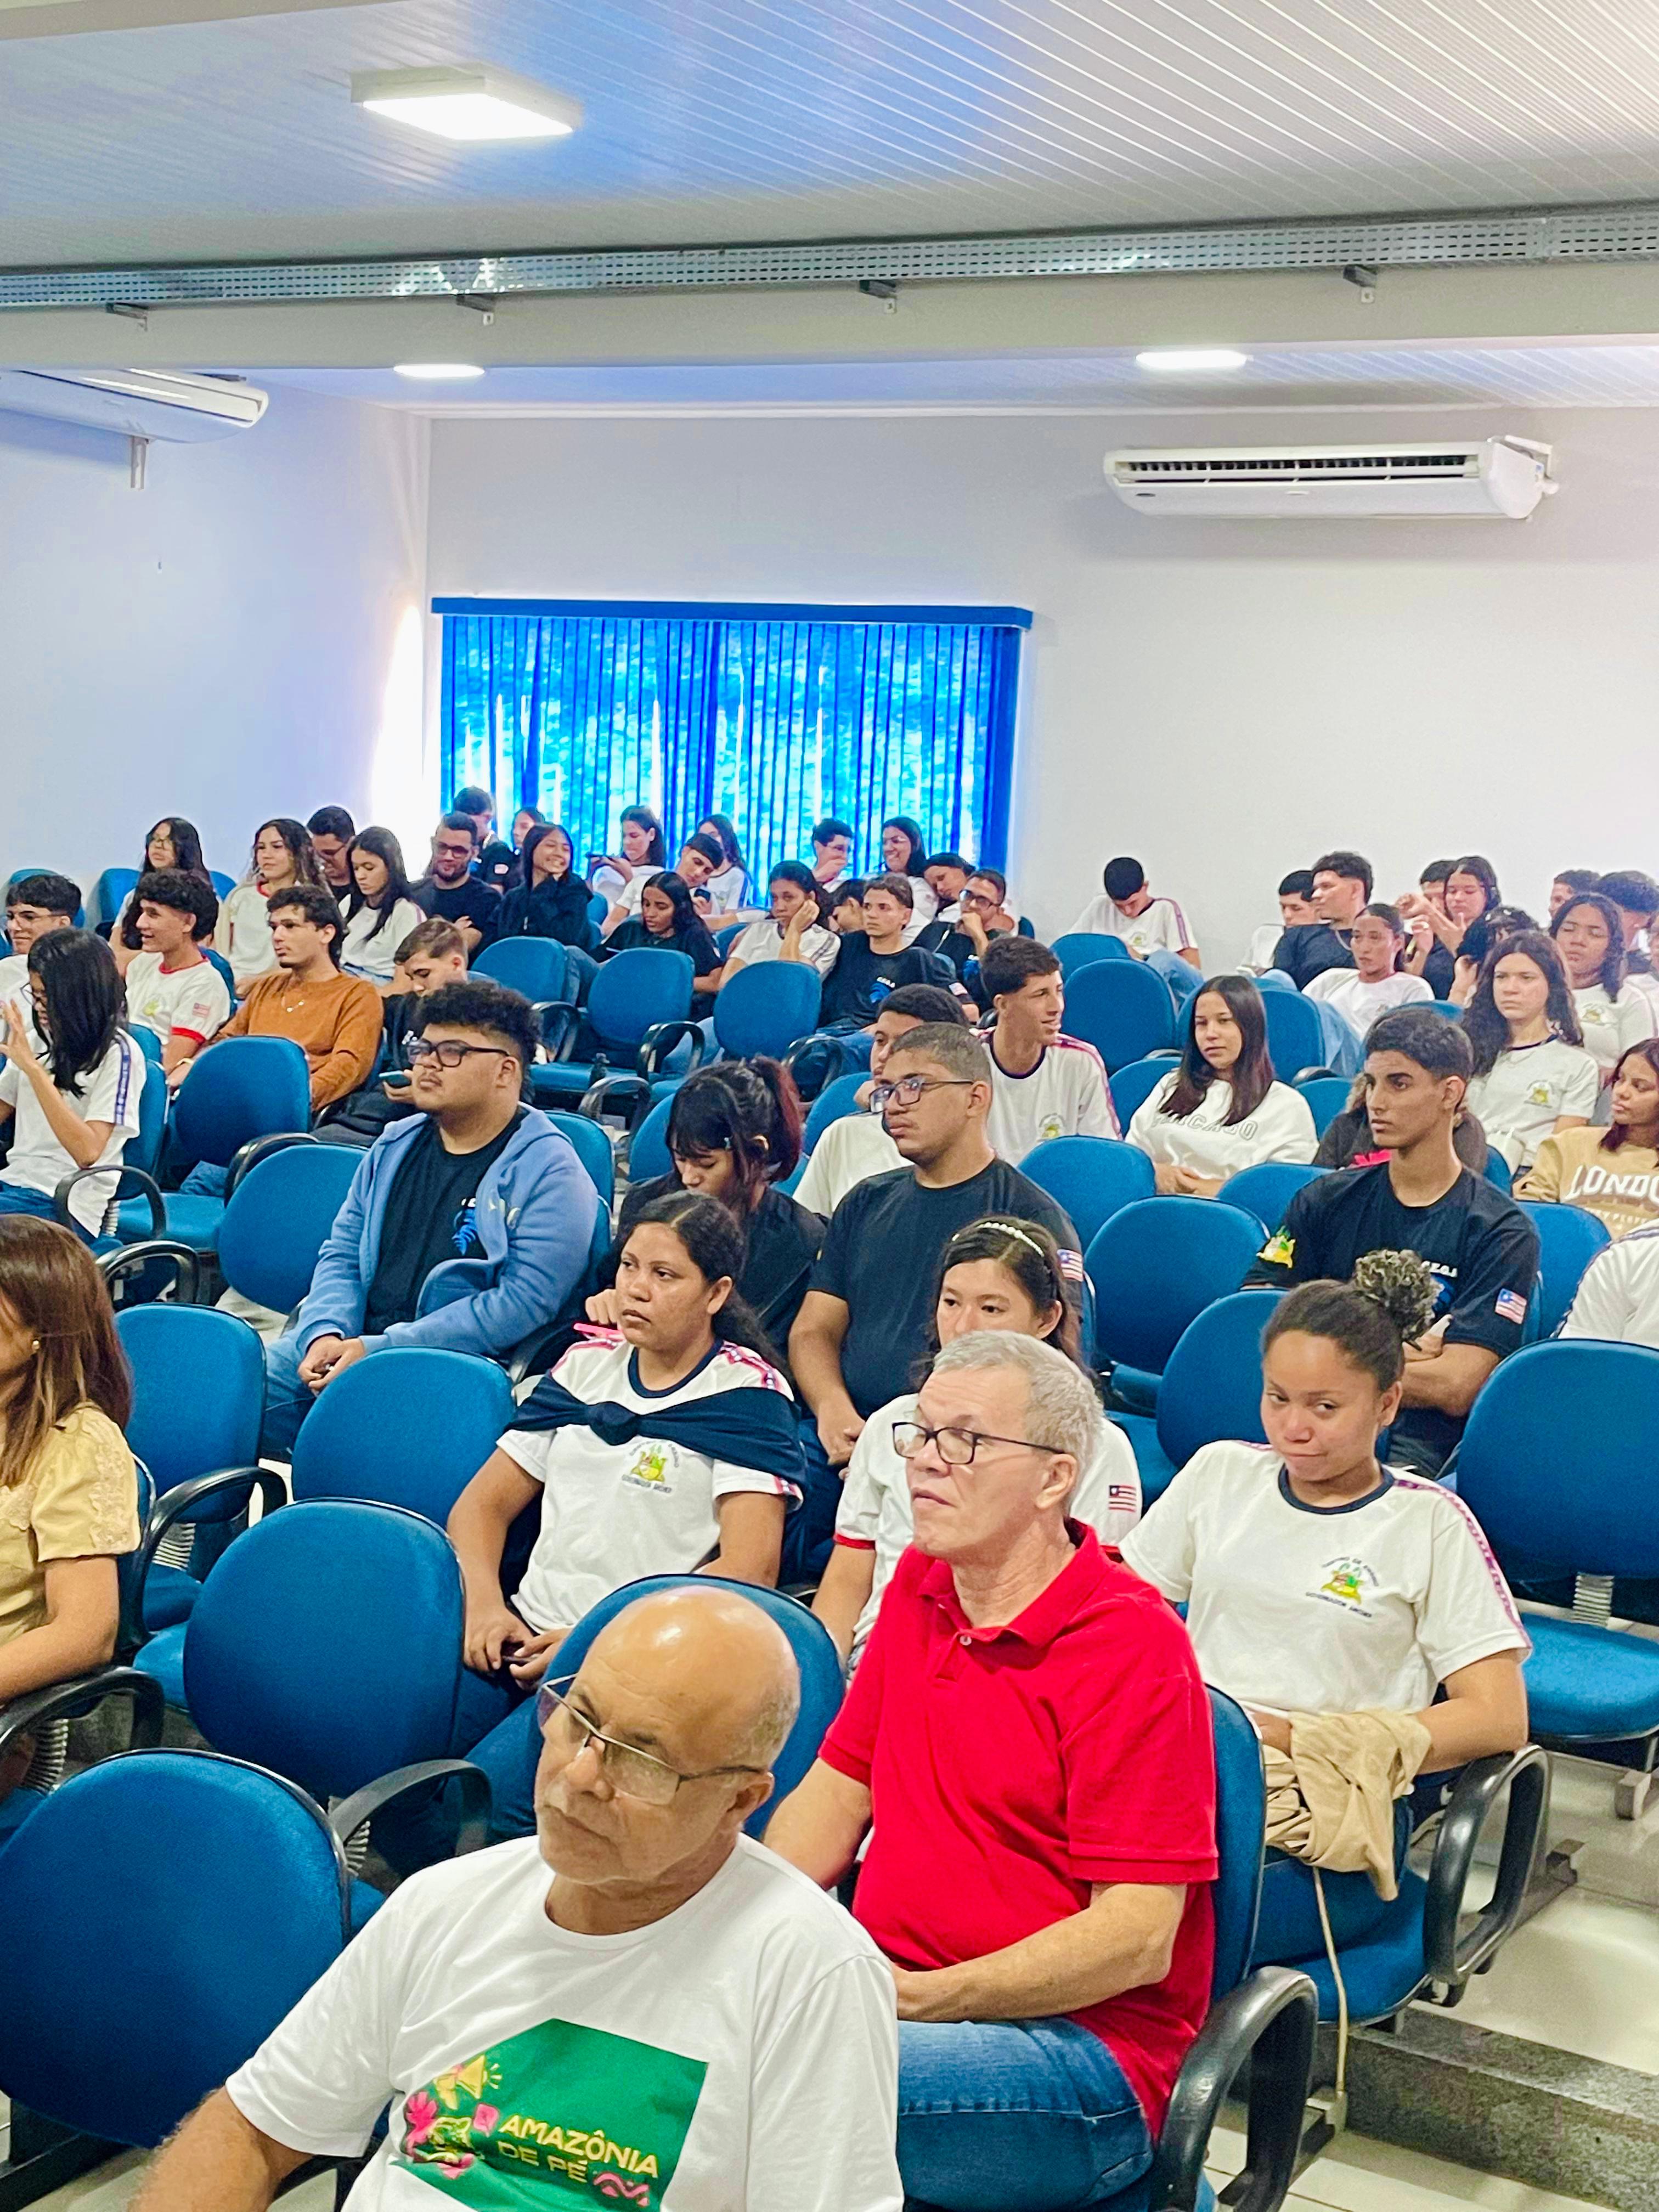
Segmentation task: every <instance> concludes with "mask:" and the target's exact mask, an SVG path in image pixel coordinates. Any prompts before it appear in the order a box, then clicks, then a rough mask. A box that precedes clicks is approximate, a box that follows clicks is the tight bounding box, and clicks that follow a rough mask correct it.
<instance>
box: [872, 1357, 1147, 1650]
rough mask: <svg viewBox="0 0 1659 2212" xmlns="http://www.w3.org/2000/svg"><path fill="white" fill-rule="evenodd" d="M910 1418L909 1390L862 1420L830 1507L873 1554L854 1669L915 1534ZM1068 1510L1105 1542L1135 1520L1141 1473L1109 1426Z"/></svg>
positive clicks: (1119, 1535)
mask: <svg viewBox="0 0 1659 2212" xmlns="http://www.w3.org/2000/svg"><path fill="white" fill-rule="evenodd" d="M915 1417H916V1399H915V1394H914V1392H912V1393H908V1394H907V1395H905V1396H904V1397H902V1398H893V1399H890V1400H889V1401H888V1402H887V1404H886V1405H884V1406H882V1407H878V1409H877V1410H876V1412H874V1413H872V1414H871V1416H870V1418H869V1419H868V1420H867V1421H866V1423H865V1425H864V1426H863V1428H862V1430H861V1431H860V1434H859V1440H858V1442H857V1443H855V1444H854V1447H853V1456H852V1457H851V1459H849V1460H848V1462H847V1475H846V1480H844V1481H843V1482H842V1491H841V1504H840V1505H839V1506H838V1507H837V1508H836V1542H837V1543H838V1544H845V1545H847V1546H848V1547H850V1548H852V1549H853V1550H855V1551H868V1552H873V1553H875V1555H876V1578H875V1581H874V1583H872V1586H871V1590H870V1596H869V1600H868V1602H867V1603H866V1606H865V1608H864V1610H863V1612H862V1613H860V1615H859V1617H858V1625H857V1626H856V1627H855V1628H854V1631H853V1664H854V1666H856V1665H857V1664H858V1661H859V1656H860V1653H861V1652H862V1650H864V1646H865V1642H866V1638H868V1636H869V1633H870V1631H871V1630H872V1628H873V1627H874V1626H875V1625H876V1615H877V1613H878V1612H879V1611H880V1610H881V1596H882V1592H883V1591H884V1589H886V1587H887V1585H888V1583H890V1581H891V1580H892V1578H893V1570H894V1568H895V1567H896V1566H897V1565H898V1563H899V1558H900V1555H901V1553H903V1552H904V1551H905V1550H906V1548H907V1547H908V1545H909V1544H910V1543H911V1541H913V1539H914V1537H915V1522H914V1521H913V1520H912V1518H911V1513H910V1486H909V1484H908V1482H907V1481H906V1480H905V1475H904V1462H903V1461H902V1459H901V1458H900V1457H899V1455H898V1453H897V1452H896V1450H895V1449H894V1447H893V1424H894V1422H895V1421H913V1420H915ZM1066 1511H1067V1512H1068V1514H1069V1515H1070V1516H1071V1517H1072V1519H1073V1521H1083V1522H1087V1523H1088V1525H1089V1527H1090V1528H1092V1529H1093V1530H1094V1532H1095V1534H1096V1535H1097V1536H1098V1537H1099V1539H1100V1541H1101V1542H1102V1543H1103V1544H1121V1543H1122V1541H1123V1539H1124V1538H1125V1537H1126V1536H1127V1534H1128V1533H1129V1531H1130V1529H1131V1528H1133V1527H1134V1525H1135V1523H1136V1522H1137V1521H1139V1518H1140V1474H1139V1469H1138V1468H1137V1467H1136V1466H1135V1455H1134V1450H1133V1446H1132V1445H1131V1444H1130V1442H1129V1439H1128V1438H1127V1437H1126V1436H1125V1435H1124V1433H1123V1431H1122V1430H1121V1429H1120V1428H1118V1427H1117V1426H1116V1425H1115V1423H1113V1422H1111V1421H1108V1420H1103V1421H1102V1422H1101V1424H1100V1440H1099V1443H1098V1444H1097V1448H1096V1450H1095V1452H1094V1455H1093V1456H1092V1457H1091V1460H1090V1462H1089V1463H1088V1465H1087V1466H1086V1467H1085V1468H1084V1469H1083V1470H1082V1472H1081V1474H1079V1476H1078V1480H1077V1488H1076V1489H1075V1490H1074V1491H1073V1492H1072V1496H1071V1501H1070V1503H1069V1504H1068V1505H1067V1507H1066Z"/></svg>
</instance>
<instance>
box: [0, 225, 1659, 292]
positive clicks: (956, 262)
mask: <svg viewBox="0 0 1659 2212" xmlns="http://www.w3.org/2000/svg"><path fill="white" fill-rule="evenodd" d="M1656 258H1659V206H1655V205H1645V204H1644V205H1640V206H1630V207H1576V208H1556V209H1553V210H1526V209H1521V210H1504V211H1501V212H1495V213H1492V212H1488V213H1482V214H1478V215H1447V216H1366V217H1362V218H1358V219H1356V220H1352V221H1344V222H1330V221H1319V222H1285V223H1261V224H1253V225H1238V224H1227V225H1220V226H1218V227H1217V228H1212V229H1207V230H1205V229H1197V228H1186V229H1170V230H1099V231H1082V232H1065V231H1061V232H1054V233H1051V234H1045V235H1035V236H1025V237H1001V238H916V239H876V240H829V241H823V242H817V243H809V244H805V245H790V244H778V245H771V246H644V247H629V248H626V249H604V250H599V251H583V252H544V253H499V254H479V255H469V256H462V255H451V254H446V255H435V256H431V257H424V256H422V257H420V258H397V259H382V260H342V261H289V262H276V261H270V262H266V261H246V262H218V263H210V264H200V265H197V266H178V267H171V268H169V267H165V266H158V267H150V268H143V267H138V268H125V269H15V270H9V271H6V272H0V308H3V307H25V308H28V307H33V308H39V307H113V308H123V307H125V308H127V309H129V310H131V309H134V308H145V307H204V306H221V305H231V304H243V303H253V302H258V301H348V300H420V299H464V300H466V301H486V302H487V301H493V300H495V299H498V298H501V297H503V296H510V295H513V294H514V293H525V294H529V293H549V292H564V293H573V292H588V293H606V292H640V291H679V290H686V289H695V290H709V289H723V288H725V289H729V288H733V287H736V288H743V287H764V288H770V289H788V288H792V287H802V286H822V285H832V284H848V285H851V284H864V285H869V286H872V287H876V286H879V287H882V288H886V287H888V286H891V285H897V284H925V283H985V282H987V281H989V280H993V279H996V278H1000V277H1027V278H1029V277H1052V276H1200V275H1206V274H1213V273H1217V272H1220V271H1237V272H1248V271H1253V270H1297V269H1306V270H1320V269H1334V270H1347V269H1350V268H1352V269H1355V270H1358V271H1361V272H1365V273H1369V272H1370V271H1371V270H1378V269H1386V268H1397V269H1428V268H1442V267H1451V266H1458V265H1471V266H1476V265H1480V264H1486V265H1490V264H1493V263H1498V262H1509V263H1516V262H1520V263H1526V262H1561V261H1649V260H1654V259H1656Z"/></svg>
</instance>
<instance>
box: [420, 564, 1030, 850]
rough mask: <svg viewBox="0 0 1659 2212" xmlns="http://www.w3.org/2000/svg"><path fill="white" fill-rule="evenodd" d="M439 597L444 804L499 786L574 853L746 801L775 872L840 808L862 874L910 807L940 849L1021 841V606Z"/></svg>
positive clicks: (504, 816)
mask: <svg viewBox="0 0 1659 2212" xmlns="http://www.w3.org/2000/svg"><path fill="white" fill-rule="evenodd" d="M433 605H434V611H435V613H437V614H440V615H441V616H442V617H443V618H444V651H443V703H442V717H443V745H444V759H443V787H444V793H445V799H446V801H447V799H448V798H449V796H450V795H451V794H452V793H454V792H455V791H458V790H459V789H460V788H461V787H463V786H464V785H466V784H470V783H471V784H483V785H485V786H486V787H488V788H489V789H490V790H491V791H493V792H494V793H495V799H496V811H497V819H498V820H499V821H500V822H501V823H502V824H503V826H505V825H506V823H507V822H508V821H510V819H511V817H512V815H513V813H514V812H515V811H516V810H517V809H518V808H519V807H520V806H538V807H540V808H541V810H542V811H543V812H544V814H545V815H547V816H548V817H550V819H551V820H553V821H556V822H562V823H564V824H565V825H566V827H567V828H568V829H569V831H570V833H571V836H572V838H573V840H574V844H575V848H576V854H577V865H578V866H582V865H583V864H584V863H585V861H586V856H587V854H589V853H590V852H614V851H615V850H616V849H617V835H618V832H617V815H618V814H619V813H620V812H621V811H622V809H623V807H624V806H629V805H634V804H635V803H636V802H638V803H641V804H643V805H647V806H649V807H651V808H652V809H653V811H655V812H656V813H657V814H658V815H659V816H660V817H661V818H662V821H663V823H664V824H665V828H666V829H667V832H668V835H669V837H670V839H671V840H672V839H674V838H677V837H679V836H684V835H685V834H686V833H687V832H689V831H690V830H691V829H695V828H696V824H697V823H698V821H699V820H700V819H701V818H702V817H703V816H704V815H707V814H709V813H721V814H728V815H730V816H731V817H732V821H733V822H734V823H735V824H736V827H737V832H738V838H739V841H740V842H741V843H742V845H743V848H744V852H745V854H748V855H749V856H750V860H751V862H752V863H755V864H757V865H760V866H764V865H765V864H767V863H769V862H770V861H773V860H783V859H787V858H792V857H796V856H802V855H806V854H809V851H810V848H809V842H808V837H809V832H810V831H811V826H812V824H813V823H815V822H816V821H817V820H819V819H820V818H821V817H823V816H824V815H827V814H828V815H839V816H840V817H842V819H843V820H845V821H848V822H850V823H852V825H853V829H854V856H855V860H856V861H857V862H858V863H859V864H860V865H862V866H865V867H866V868H872V867H876V866H879V864H880V863H879V853H880V829H881V824H882V823H883V821H884V820H885V819H886V817H889V816H890V815H894V814H910V815H914V816H915V817H916V818H917V820H918V821H919V822H920V823H921V827H922V834H923V837H924V839H925V841H926V842H927V848H928V850H929V851H930V852H941V851H946V850H953V851H957V852H960V853H963V854H966V855H967V856H968V857H969V859H972V860H986V861H988V862H989V863H990V864H991V865H993V866H996V865H998V864H1000V862H1001V861H1002V860H1004V858H1005V856H1006V848H1007V840H1008V805H1009V792H1010V785H1011V782H1012V766H1013V738H1014V716H1015V707H1016V701H1017V696H1018V680H1019V641H1020V638H1021V635H1022V633H1023V631H1024V629H1025V628H1026V626H1027V625H1028V624H1029V623H1030V615H1029V614H1027V613H1026V612H1025V611H1024V610H1023V609H1020V608H1010V607H984V608H939V607H927V608H921V607H915V608H910V607H883V608H850V607H793V606H791V607H766V606H741V607H732V606H703V605H649V604H643V605H642V604H640V603H634V602H629V603H622V604H618V603H616V602H605V601H580V600H577V601H569V600H567V601H524V600H519V601H514V600H474V599H437V600H435V601H434V603H433Z"/></svg>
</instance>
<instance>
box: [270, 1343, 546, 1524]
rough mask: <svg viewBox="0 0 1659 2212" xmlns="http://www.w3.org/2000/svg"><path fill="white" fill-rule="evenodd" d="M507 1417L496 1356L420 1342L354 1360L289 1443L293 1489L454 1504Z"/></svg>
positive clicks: (417, 1509) (427, 1505) (412, 1503)
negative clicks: (440, 1349)
mask: <svg viewBox="0 0 1659 2212" xmlns="http://www.w3.org/2000/svg"><path fill="white" fill-rule="evenodd" d="M512 1425H513V1392H512V1388H511V1386H510V1385H509V1383H508V1382H507V1376H506V1375H505V1373H504V1372H503V1371H502V1370H501V1368H499V1367H497V1366H496V1364H495V1361H494V1360H493V1359H475V1358H472V1356H471V1354H470V1353H469V1352H435V1351H432V1350H430V1349H429V1348H428V1347H427V1346H423V1345H410V1346H394V1347H393V1348H392V1350H390V1351H386V1352H374V1354H373V1355H372V1356H371V1357H370V1358H368V1359H360V1360H359V1361H358V1362H357V1364H356V1366H355V1367H348V1368H347V1370H346V1371H345V1373H344V1374H343V1375H342V1376H339V1377H338V1378H337V1380H336V1381H334V1382H332V1383H330V1384H329V1386H328V1388H327V1389H326V1390H325V1391H324V1392H323V1393H322V1395H321V1396H320V1397H319V1399H318V1401H317V1402H316V1404H315V1405H314V1406H313V1407H312V1409H311V1411H310V1413H308V1414H307V1416H306V1419H305V1424H304V1425H303V1427H302V1428H301V1431H300V1433H299V1436H298V1437H297V1438H296V1440H295V1446H294V1495H295V1498H371V1499H374V1500H377V1501H379V1502H380V1504H385V1505H401V1506H405V1507H407V1509H408V1510H410V1512H411V1513H423V1514H425V1516H426V1517H427V1519H428V1521H435V1522H436V1523H437V1525H438V1526H439V1528H442V1527H443V1525H444V1523H445V1522H447V1520H448V1518H449V1510H450V1508H451V1507H452V1506H453V1504H454V1503H455V1500H456V1499H457V1498H459V1496H460V1494H461V1492H463V1491H464V1490H465V1488H466V1486H467V1484H468V1483H469V1482H471V1480H472V1478H473V1476H474V1475H475V1474H477V1472H478V1469H479V1468H481V1467H482V1466H483V1463H484V1462H485V1461H486V1460H487V1459H488V1458H489V1455H490V1453H491V1452H493V1451H494V1450H495V1443H496V1439H497V1437H500V1436H501V1435H502V1434H503V1432H504V1431H506V1430H507V1429H509V1428H511V1427H512Z"/></svg>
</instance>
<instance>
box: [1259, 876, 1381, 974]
mask: <svg viewBox="0 0 1659 2212" xmlns="http://www.w3.org/2000/svg"><path fill="white" fill-rule="evenodd" d="M1313 879H1314V880H1313V908H1314V912H1315V913H1316V915H1318V916H1319V919H1318V921H1304V922H1298V923H1297V925H1296V927H1294V928H1291V929H1287V930H1286V931H1285V934H1284V935H1283V936H1282V937H1281V938H1280V939H1279V943H1278V945H1277V946H1276V948H1275V949H1274V952H1273V966H1274V967H1275V968H1278V969H1282V970H1283V971H1284V973H1285V975H1288V976H1289V977H1290V979H1291V982H1293V983H1294V984H1295V985H1296V987H1297V990H1298V991H1305V990H1306V989H1307V987H1308V986H1309V984H1310V983H1311V982H1312V981H1313V979H1314V977H1315V976H1316V975H1323V974H1324V973H1325V971H1326V969H1328V968H1352V966H1353V955H1352V952H1350V951H1349V950H1348V939H1349V938H1350V937H1351V936H1352V934H1353V926H1354V923H1355V921H1357V920H1358V916H1359V914H1360V912H1361V910H1362V908H1364V907H1365V906H1366V905H1367V904H1368V903H1369V902H1370V896H1371V884H1372V877H1371V864H1370V861H1369V860H1366V859H1364V856H1363V855H1362V854H1358V853H1322V854H1321V855H1320V857H1319V858H1318V860H1316V861H1315V862H1314V864H1313Z"/></svg>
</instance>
